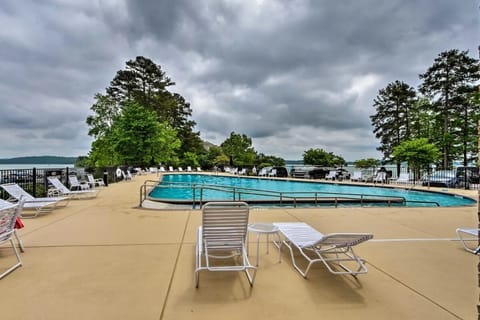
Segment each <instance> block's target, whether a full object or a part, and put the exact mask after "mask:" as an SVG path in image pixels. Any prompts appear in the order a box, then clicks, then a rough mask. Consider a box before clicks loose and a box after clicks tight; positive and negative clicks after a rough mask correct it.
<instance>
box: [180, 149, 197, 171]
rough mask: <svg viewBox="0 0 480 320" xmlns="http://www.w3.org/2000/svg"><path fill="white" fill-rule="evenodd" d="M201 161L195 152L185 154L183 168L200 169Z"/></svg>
mask: <svg viewBox="0 0 480 320" xmlns="http://www.w3.org/2000/svg"><path fill="white" fill-rule="evenodd" d="M198 165H199V161H198V156H197V154H196V153H193V152H185V153H184V154H183V166H185V167H187V166H191V167H194V168H195V167H198Z"/></svg>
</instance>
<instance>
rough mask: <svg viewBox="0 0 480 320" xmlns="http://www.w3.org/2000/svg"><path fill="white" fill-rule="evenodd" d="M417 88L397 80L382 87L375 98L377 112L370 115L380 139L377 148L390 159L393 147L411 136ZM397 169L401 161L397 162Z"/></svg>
mask: <svg viewBox="0 0 480 320" xmlns="http://www.w3.org/2000/svg"><path fill="white" fill-rule="evenodd" d="M415 101H416V92H415V89H414V88H413V87H411V86H409V85H408V84H406V83H405V82H402V81H398V80H397V81H395V82H392V83H390V84H388V85H387V86H386V87H385V88H383V89H380V90H379V93H378V95H377V97H376V98H375V99H374V103H373V107H374V108H375V109H376V113H375V114H374V115H372V116H370V119H371V121H372V125H373V128H374V129H373V133H375V137H377V138H378V139H380V146H379V147H378V148H377V150H379V151H381V152H382V153H383V156H384V159H390V158H391V156H392V152H393V149H394V148H395V147H396V146H398V145H399V144H400V143H401V142H402V141H403V140H406V139H409V138H410V136H411V129H410V123H411V120H412V119H413V117H414V114H412V112H411V110H412V109H413V108H414V106H415ZM397 167H398V168H397V169H398V170H399V169H400V168H399V167H400V163H398V162H397Z"/></svg>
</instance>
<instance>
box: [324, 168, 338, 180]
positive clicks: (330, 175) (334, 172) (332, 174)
mask: <svg viewBox="0 0 480 320" xmlns="http://www.w3.org/2000/svg"><path fill="white" fill-rule="evenodd" d="M336 176H337V170H330V171H329V172H328V174H327V175H326V176H325V180H335V178H336Z"/></svg>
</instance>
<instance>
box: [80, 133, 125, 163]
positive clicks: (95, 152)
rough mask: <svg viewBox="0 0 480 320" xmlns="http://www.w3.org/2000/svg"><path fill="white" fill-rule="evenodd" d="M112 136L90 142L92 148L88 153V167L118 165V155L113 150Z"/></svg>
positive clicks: (101, 137) (104, 136)
mask: <svg viewBox="0 0 480 320" xmlns="http://www.w3.org/2000/svg"><path fill="white" fill-rule="evenodd" d="M113 143H114V140H113V137H112V134H111V133H109V134H108V135H102V136H100V137H98V138H97V139H96V140H94V141H93V142H92V148H91V149H90V152H89V153H88V164H89V166H90V167H96V168H102V167H112V166H115V165H118V164H120V162H119V159H118V155H117V153H116V152H115V150H114V148H113Z"/></svg>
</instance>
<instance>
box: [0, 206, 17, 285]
mask: <svg viewBox="0 0 480 320" xmlns="http://www.w3.org/2000/svg"><path fill="white" fill-rule="evenodd" d="M22 201H23V200H22ZM19 205H21V203H20V204H19ZM17 207H18V205H13V206H10V207H8V208H3V209H0V243H4V242H7V241H10V244H11V245H12V248H13V251H14V252H15V256H16V258H17V262H16V263H15V264H14V265H13V266H11V267H10V268H8V269H7V270H5V271H3V272H2V273H1V274H0V279H2V278H3V277H5V276H6V275H8V274H9V273H11V272H12V271H14V270H15V269H17V268H18V267H20V266H21V265H22V260H21V259H20V254H19V253H18V250H17V247H16V246H15V243H14V242H13V239H12V236H17V235H16V232H15V221H16V218H17V215H18V212H19V211H18V210H17ZM17 240H19V239H18V237H17Z"/></svg>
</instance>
